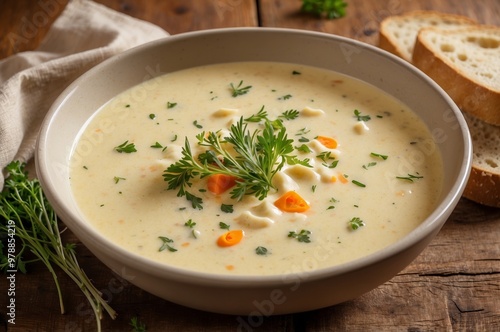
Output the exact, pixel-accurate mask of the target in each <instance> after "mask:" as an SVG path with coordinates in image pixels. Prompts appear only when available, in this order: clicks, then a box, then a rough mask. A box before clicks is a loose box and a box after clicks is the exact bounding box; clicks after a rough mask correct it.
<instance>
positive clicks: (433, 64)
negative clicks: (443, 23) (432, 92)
mask: <svg viewBox="0 0 500 332" xmlns="http://www.w3.org/2000/svg"><path fill="white" fill-rule="evenodd" d="M486 28H488V27H485V26H480V27H478V29H486ZM490 28H493V29H500V28H498V27H490ZM433 29H434V28H424V29H422V30H421V31H420V32H419V34H418V36H417V40H416V43H415V48H414V50H413V64H414V65H415V66H416V67H418V68H419V69H421V70H422V71H423V72H424V73H426V74H427V75H428V76H429V77H431V78H432V79H433V80H434V81H436V83H438V84H439V85H440V86H441V87H442V88H443V89H444V90H445V91H446V92H447V93H448V95H449V96H450V97H451V98H452V99H453V100H454V101H455V103H456V104H457V105H458V107H459V108H460V109H462V110H463V111H464V112H467V113H469V114H471V115H473V116H475V117H477V118H479V119H481V120H483V121H484V122H486V123H490V124H493V125H497V126H500V91H499V90H495V89H493V88H491V87H488V86H484V85H482V84H481V83H480V82H477V81H476V80H475V79H474V78H473V77H471V76H470V75H467V74H466V73H464V72H462V71H461V70H460V69H459V68H457V67H456V66H455V65H454V64H453V63H452V62H451V61H450V60H449V59H448V58H447V57H445V56H443V55H442V54H441V53H440V52H439V51H436V50H435V48H434V47H433V45H432V44H431V43H430V42H429V41H428V39H427V38H426V33H427V31H429V32H430V31H432V30H433ZM470 29H473V28H470ZM467 30H468V29H465V30H463V33H467ZM459 31H462V30H455V31H453V32H450V31H440V33H441V34H444V35H446V34H449V33H459ZM499 31H500V30H499Z"/></svg>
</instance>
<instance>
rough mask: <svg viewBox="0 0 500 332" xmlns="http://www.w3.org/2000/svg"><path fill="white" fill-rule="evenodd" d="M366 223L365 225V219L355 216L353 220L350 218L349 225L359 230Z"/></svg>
mask: <svg viewBox="0 0 500 332" xmlns="http://www.w3.org/2000/svg"><path fill="white" fill-rule="evenodd" d="M364 225H365V223H364V221H363V220H361V219H360V218H358V217H354V218H352V219H351V220H349V227H351V229H352V230H353V231H355V230H357V229H358V228H360V227H362V226H364Z"/></svg>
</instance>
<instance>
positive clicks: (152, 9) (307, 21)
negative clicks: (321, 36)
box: [0, 0, 500, 332]
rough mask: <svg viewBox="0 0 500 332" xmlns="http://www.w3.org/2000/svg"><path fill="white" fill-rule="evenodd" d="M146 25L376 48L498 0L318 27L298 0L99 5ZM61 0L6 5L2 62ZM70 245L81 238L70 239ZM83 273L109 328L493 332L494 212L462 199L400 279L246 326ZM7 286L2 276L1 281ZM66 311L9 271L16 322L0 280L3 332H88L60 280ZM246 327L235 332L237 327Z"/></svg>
mask: <svg viewBox="0 0 500 332" xmlns="http://www.w3.org/2000/svg"><path fill="white" fill-rule="evenodd" d="M98 2H100V3H103V4H104V5H106V6H108V7H110V8H113V9H115V10H118V11H121V12H123V13H126V14H129V15H131V16H134V17H137V18H140V19H144V20H147V21H150V22H152V23H154V24H157V25H159V26H161V27H163V28H164V29H165V30H167V31H168V32H170V33H171V34H177V33H181V32H186V31H191V30H199V29H209V28H220V27H233V26H269V27H288V28H299V29H308V30H317V31H324V32H328V33H334V34H339V35H343V36H348V37H352V38H355V39H359V40H362V41H365V42H367V43H371V44H376V43H377V39H378V25H379V23H380V21H381V20H382V19H383V18H385V17H386V16H388V15H394V14H399V13H402V12H406V11H409V10H415V9H432V10H439V11H444V12H449V13H456V14H461V15H467V16H469V17H472V18H474V19H476V20H477V21H478V22H481V23H486V24H495V25H500V0H387V1H382V0H347V2H348V3H349V6H348V8H347V16H346V17H344V18H341V19H338V20H330V21H328V20H321V19H316V18H314V17H310V16H307V15H303V14H301V13H300V12H299V8H300V4H301V2H300V1H299V0H260V1H258V2H256V1H254V0H214V1H211V0H203V1H202V0H189V1H188V0H170V1H161V0H157V1H139V0H99V1H98ZM66 3H67V0H40V1H36V2H35V1H29V0H22V1H18V0H2V1H1V2H0V59H2V58H5V57H7V56H9V55H11V54H14V53H17V52H21V51H27V50H32V49H34V48H36V46H37V45H38V44H39V43H40V41H41V40H42V39H43V36H44V35H45V34H46V32H47V31H48V29H49V28H50V25H51V24H52V22H53V21H54V19H56V18H57V16H58V15H59V14H60V12H61V11H62V10H63V8H64V6H65V5H66ZM66 236H67V238H68V240H71V241H77V240H76V239H75V238H74V237H73V236H72V235H71V234H67V235H66ZM78 255H79V259H80V262H81V265H82V267H83V269H84V270H85V271H86V272H87V274H88V275H89V276H90V277H91V278H92V280H93V281H94V283H95V284H96V285H97V287H98V288H99V289H101V290H102V291H103V293H104V294H105V297H106V298H107V299H108V301H109V302H110V304H111V306H112V307H114V308H115V309H116V310H117V311H118V313H119V316H118V318H117V319H116V320H114V321H113V320H111V319H110V318H109V317H106V316H105V317H104V318H103V321H102V324H103V328H104V330H105V331H130V330H131V327H130V326H129V322H130V319H131V318H132V317H134V316H137V317H139V319H140V320H141V321H142V322H144V323H145V324H146V326H147V329H148V331H235V330H242V331H250V330H255V331H290V332H291V331H500V210H499V209H493V208H487V207H484V206H480V205H477V204H475V203H473V202H470V201H468V200H466V199H462V200H461V201H460V203H459V205H458V206H457V208H456V209H455V211H454V213H453V214H452V216H451V217H450V218H449V220H448V221H447V223H446V224H445V226H444V228H443V229H442V231H441V232H440V233H439V234H438V236H437V237H436V238H435V239H434V240H433V242H432V243H431V245H430V246H429V247H428V248H427V249H426V250H425V251H424V252H423V253H422V254H421V255H420V256H419V257H418V258H417V259H416V260H415V261H414V262H413V263H412V264H411V265H410V266H408V267H407V268H406V269H405V270H403V271H402V272H401V273H399V274H398V275H397V276H396V277H394V278H393V279H392V280H390V281H389V282H387V283H385V284H384V285H382V286H380V287H378V288H377V289H375V290H373V291H371V292H369V293H367V294H365V295H363V296H361V297H360V298H358V299H356V300H352V301H349V302H346V303H343V304H340V305H337V306H333V307H330V308H326V309H322V310H316V311H312V312H306V313H301V314H294V315H282V316H272V317H266V318H265V319H263V320H261V321H259V320H253V321H249V318H248V317H235V316H225V315H217V314H211V313H205V312H200V311H196V310H192V309H188V308H184V307H181V306H178V305H175V304H172V303H169V302H167V301H164V300H161V299H159V298H157V297H155V296H152V295H150V294H148V293H146V292H143V291H142V290H140V289H138V288H136V287H135V286H133V285H131V284H130V283H128V282H127V281H126V280H124V279H122V278H120V277H118V276H117V275H114V274H113V273H112V272H111V271H110V270H109V269H107V268H106V267H104V266H103V265H102V264H101V263H100V262H99V261H97V259H96V258H95V257H93V256H92V254H91V253H90V252H89V251H88V250H86V248H85V247H83V246H80V247H79V248H78ZM2 278H3V277H2ZM60 282H61V285H62V289H63V293H64V294H65V301H66V307H67V309H68V310H67V313H66V314H65V315H61V314H60V313H59V304H58V300H57V295H56V292H55V289H54V284H53V281H52V279H51V277H50V276H49V274H48V273H47V272H46V271H45V270H44V267H43V266H41V265H34V266H33V267H32V268H31V269H30V271H29V274H27V275H22V274H20V273H18V274H17V281H16V303H17V305H16V308H17V311H16V313H17V316H16V325H8V324H6V323H5V322H4V321H5V320H6V318H7V317H6V316H5V308H6V300H4V298H5V297H6V296H5V295H4V294H6V282H5V281H4V280H2V281H1V282H0V294H1V295H0V321H2V320H4V321H3V322H0V331H2V330H8V331H93V330H95V322H94V318H93V316H92V314H91V312H90V311H89V307H88V305H87V303H86V300H85V298H84V297H83V295H81V293H80V292H79V290H78V289H77V287H76V286H75V285H74V284H72V283H71V282H70V281H69V280H68V279H67V278H66V277H65V276H64V275H63V274H60ZM242 320H243V321H246V322H251V323H252V324H251V325H253V327H252V329H249V326H250V325H245V327H243V325H241V321H242Z"/></svg>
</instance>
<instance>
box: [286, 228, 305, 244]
mask: <svg viewBox="0 0 500 332" xmlns="http://www.w3.org/2000/svg"><path fill="white" fill-rule="evenodd" d="M309 235H311V232H310V231H308V230H306V229H303V230H301V231H300V232H299V233H297V232H295V231H292V232H289V233H288V237H290V238H293V239H297V241H299V242H304V243H310V242H311V239H310V238H309Z"/></svg>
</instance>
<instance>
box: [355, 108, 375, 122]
mask: <svg viewBox="0 0 500 332" xmlns="http://www.w3.org/2000/svg"><path fill="white" fill-rule="evenodd" d="M354 117H355V118H356V119H357V120H358V121H364V122H366V121H370V119H371V117H370V116H369V115H362V114H361V112H360V111H358V110H354Z"/></svg>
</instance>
